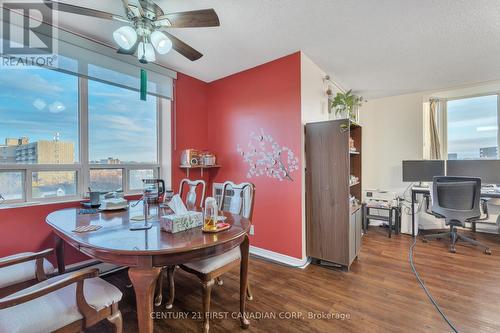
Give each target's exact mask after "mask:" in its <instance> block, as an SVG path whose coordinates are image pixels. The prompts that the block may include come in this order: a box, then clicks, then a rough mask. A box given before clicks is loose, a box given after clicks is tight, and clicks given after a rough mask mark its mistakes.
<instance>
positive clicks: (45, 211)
mask: <svg viewBox="0 0 500 333" xmlns="http://www.w3.org/2000/svg"><path fill="white" fill-rule="evenodd" d="M127 199H129V200H136V199H138V197H137V196H130V197H127ZM72 207H80V203H79V202H66V203H55V204H47V205H36V206H27V207H17V208H8V209H0V258H1V257H4V256H8V255H11V254H16V253H21V252H37V251H40V250H44V249H48V248H53V247H54V235H53V233H52V229H51V228H50V227H49V226H48V225H47V223H46V222H45V218H46V217H47V215H49V214H50V213H52V212H53V211H56V210H59V209H64V208H72ZM64 254H65V264H66V265H70V264H74V263H77V262H80V261H84V260H88V259H90V258H89V257H87V256H86V255H84V254H82V253H81V252H79V251H77V250H75V249H74V248H73V247H71V246H69V245H66V246H65V252H64ZM50 261H51V262H52V263H53V264H54V265H55V264H56V260H55V256H53V257H52V258H50Z"/></svg>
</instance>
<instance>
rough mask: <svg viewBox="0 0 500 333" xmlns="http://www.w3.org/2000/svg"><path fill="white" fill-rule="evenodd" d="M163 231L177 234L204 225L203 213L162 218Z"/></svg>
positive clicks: (188, 213)
mask: <svg viewBox="0 0 500 333" xmlns="http://www.w3.org/2000/svg"><path fill="white" fill-rule="evenodd" d="M160 225H161V229H162V230H163V231H166V232H169V233H172V234H175V233H177V232H181V231H184V230H189V229H193V228H197V227H201V226H202V225H203V213H201V212H187V213H185V214H182V215H179V214H171V215H166V216H162V218H161V219H160Z"/></svg>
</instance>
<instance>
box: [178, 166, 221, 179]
mask: <svg viewBox="0 0 500 333" xmlns="http://www.w3.org/2000/svg"><path fill="white" fill-rule="evenodd" d="M220 167H221V166H220V165H195V166H186V165H181V166H179V168H181V169H184V170H186V176H187V178H189V171H190V170H193V169H194V170H200V176H201V177H203V170H205V169H218V168H220Z"/></svg>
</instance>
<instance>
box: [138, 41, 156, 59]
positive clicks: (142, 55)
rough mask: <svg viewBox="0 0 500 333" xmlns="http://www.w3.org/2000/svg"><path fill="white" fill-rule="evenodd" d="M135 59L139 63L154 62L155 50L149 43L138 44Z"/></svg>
mask: <svg viewBox="0 0 500 333" xmlns="http://www.w3.org/2000/svg"><path fill="white" fill-rule="evenodd" d="M137 58H139V61H141V60H146V61H147V62H154V61H156V56H155V49H154V48H153V45H151V43H144V42H140V43H139V48H138V49H137Z"/></svg>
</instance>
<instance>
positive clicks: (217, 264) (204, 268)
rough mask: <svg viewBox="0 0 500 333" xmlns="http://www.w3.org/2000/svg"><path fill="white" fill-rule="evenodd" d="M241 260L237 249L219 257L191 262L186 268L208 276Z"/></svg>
mask: <svg viewBox="0 0 500 333" xmlns="http://www.w3.org/2000/svg"><path fill="white" fill-rule="evenodd" d="M239 259H241V252H240V248H239V247H235V248H234V249H232V250H230V251H228V252H226V253H223V254H219V255H218V256H215V257H210V258H207V259H203V260H198V261H194V262H190V263H188V264H185V265H184V266H186V267H188V268H191V269H193V270H195V271H197V272H200V273H203V274H207V273H210V272H213V271H215V270H216V269H218V268H221V267H223V266H226V265H227V264H229V263H231V262H233V261H235V260H239Z"/></svg>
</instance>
